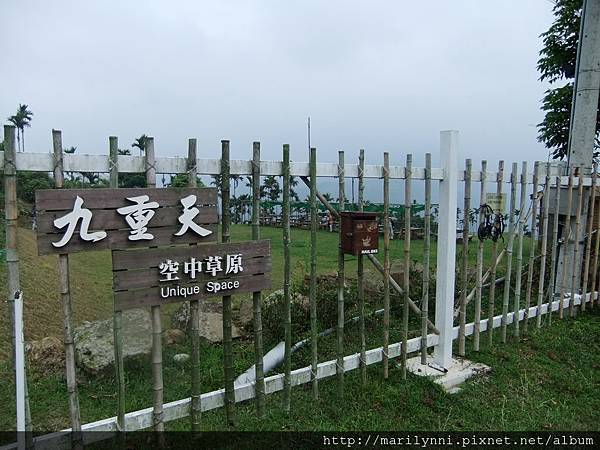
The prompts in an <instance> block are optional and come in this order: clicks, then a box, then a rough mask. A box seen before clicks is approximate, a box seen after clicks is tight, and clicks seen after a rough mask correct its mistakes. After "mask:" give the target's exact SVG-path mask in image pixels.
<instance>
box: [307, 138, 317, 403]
mask: <svg viewBox="0 0 600 450" xmlns="http://www.w3.org/2000/svg"><path fill="white" fill-rule="evenodd" d="M317 226H318V223H317V149H316V148H311V149H310V288H309V300H310V336H311V339H310V343H311V356H312V357H311V371H310V376H311V382H312V394H313V400H318V399H319V380H318V378H317V369H318V363H319V356H318V353H317V339H318V334H319V331H318V329H317Z"/></svg>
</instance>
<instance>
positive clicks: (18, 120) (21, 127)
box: [8, 103, 33, 152]
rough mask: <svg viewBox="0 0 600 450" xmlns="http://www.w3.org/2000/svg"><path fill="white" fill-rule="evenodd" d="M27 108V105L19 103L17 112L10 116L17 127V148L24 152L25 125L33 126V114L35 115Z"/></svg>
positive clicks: (10, 119) (9, 119) (10, 120)
mask: <svg viewBox="0 0 600 450" xmlns="http://www.w3.org/2000/svg"><path fill="white" fill-rule="evenodd" d="M27 108H28V106H27V105H22V104H20V103H19V107H18V108H17V113H16V114H15V115H14V116H10V117H9V118H8V121H9V122H10V123H12V124H13V125H14V126H15V127H16V128H17V150H18V151H23V152H24V151H25V127H30V126H31V123H30V122H31V116H33V113H32V112H31V111H30V110H28V109H27Z"/></svg>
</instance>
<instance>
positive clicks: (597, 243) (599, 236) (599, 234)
mask: <svg viewBox="0 0 600 450" xmlns="http://www.w3.org/2000/svg"><path fill="white" fill-rule="evenodd" d="M596 169H597V167H596ZM596 176H597V175H596ZM597 217H598V219H597V220H598V221H597V223H596V233H595V234H596V239H595V240H594V264H593V266H592V287H591V291H592V299H594V298H595V299H598V288H597V286H596V279H597V278H598V253H599V252H600V214H597ZM590 220H592V221H593V220H594V218H593V217H592V218H591V219H590ZM594 303H595V301H594V302H592V308H593V307H594Z"/></svg>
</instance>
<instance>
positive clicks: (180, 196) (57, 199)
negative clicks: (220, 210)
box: [35, 188, 218, 255]
mask: <svg viewBox="0 0 600 450" xmlns="http://www.w3.org/2000/svg"><path fill="white" fill-rule="evenodd" d="M35 206H36V210H37V227H38V230H37V232H38V236H37V243H38V254H39V255H47V254H57V253H58V254H66V253H74V252H82V251H93V250H103V249H128V248H144V247H150V246H152V247H154V246H161V245H176V244H190V243H199V242H215V241H216V240H217V232H216V231H217V225H216V224H217V223H218V214H217V190H216V188H147V189H143V188H131V189H48V190H39V191H36V195H35Z"/></svg>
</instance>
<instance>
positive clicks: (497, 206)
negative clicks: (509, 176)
mask: <svg viewBox="0 0 600 450" xmlns="http://www.w3.org/2000/svg"><path fill="white" fill-rule="evenodd" d="M505 198H506V194H504V193H502V194H498V193H496V192H487V193H486V194H485V203H486V204H487V205H488V206H489V207H490V208H492V209H493V210H494V213H496V214H498V213H504V204H505Z"/></svg>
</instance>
